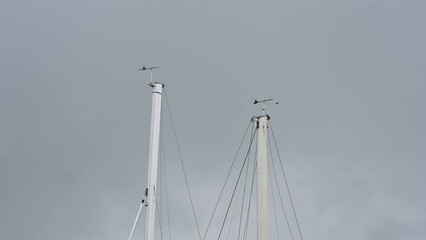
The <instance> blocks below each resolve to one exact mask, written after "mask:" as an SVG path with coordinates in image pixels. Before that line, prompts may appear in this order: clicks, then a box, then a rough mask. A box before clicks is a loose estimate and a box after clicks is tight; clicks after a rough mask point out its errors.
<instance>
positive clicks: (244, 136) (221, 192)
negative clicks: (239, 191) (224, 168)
mask: <svg viewBox="0 0 426 240" xmlns="http://www.w3.org/2000/svg"><path fill="white" fill-rule="evenodd" d="M250 124H253V123H252V122H251V121H250V122H249V124H248V125H247V128H246V130H245V132H244V135H243V137H242V139H241V142H240V145H239V146H238V149H237V152H236V153H235V156H234V160H233V161H232V164H231V167H230V169H229V171H228V174H227V175H226V178H225V182H224V183H223V186H222V189H221V191H220V194H219V197H218V199H217V201H216V205H215V207H214V209H213V213H212V216H211V217H210V220H209V224H208V225H207V229H206V232H205V233H204V237H203V240H204V239H205V238H206V236H207V233H208V231H209V229H210V225H211V223H212V220H213V217H214V215H215V213H216V209H217V206H218V205H219V201H220V198H221V197H222V194H223V190H224V189H225V185H226V183H227V182H228V178H229V175H230V174H231V170H232V168H233V167H234V164H235V161H236V159H237V156H238V153H239V152H240V149H241V146H242V145H243V142H244V139H245V138H246V135H247V132H248V129H249V127H250Z"/></svg>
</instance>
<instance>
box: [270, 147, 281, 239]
mask: <svg viewBox="0 0 426 240" xmlns="http://www.w3.org/2000/svg"><path fill="white" fill-rule="evenodd" d="M270 153H271V159H272V152H270ZM268 172H271V165H270V164H268ZM268 176H269V184H270V187H271V194H272V206H273V207H274V217H275V227H276V228H277V239H280V231H279V229H278V219H277V209H276V207H275V194H274V186H273V185H272V178H271V174H268Z"/></svg>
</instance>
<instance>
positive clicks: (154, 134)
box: [141, 67, 164, 240]
mask: <svg viewBox="0 0 426 240" xmlns="http://www.w3.org/2000/svg"><path fill="white" fill-rule="evenodd" d="M154 68H156V67H153V68H147V67H143V68H142V69H141V70H150V71H151V82H149V83H148V85H149V86H151V87H152V110H151V134H150V144H149V159H148V188H147V189H146V190H145V196H146V202H145V206H146V207H147V208H146V221H145V240H154V231H155V208H156V201H157V200H156V193H157V173H158V172H157V169H158V155H159V145H160V122H161V95H162V93H163V87H164V84H162V83H157V82H153V81H152V69H154Z"/></svg>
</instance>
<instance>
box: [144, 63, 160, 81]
mask: <svg viewBox="0 0 426 240" xmlns="http://www.w3.org/2000/svg"><path fill="white" fill-rule="evenodd" d="M156 68H160V67H147V66H142V68H140V69H139V71H146V70H149V71H150V72H151V82H150V84H152V70H153V69H156Z"/></svg>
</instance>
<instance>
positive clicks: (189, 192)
mask: <svg viewBox="0 0 426 240" xmlns="http://www.w3.org/2000/svg"><path fill="white" fill-rule="evenodd" d="M164 96H165V100H166V103H167V110H168V112H169V116H170V121H171V123H172V128H173V134H174V138H175V141H176V146H177V149H178V153H179V159H180V163H181V166H182V170H183V175H184V177H185V184H186V188H187V190H188V194H189V199H190V202H191V208H192V214H193V215H194V219H195V224H196V226H197V232H198V237H199V239H200V240H201V233H200V227H199V226H198V221H197V216H196V214H195V208H194V202H193V200H192V196H191V191H190V189H189V184H188V178H187V176H186V171H185V165H184V164H183V160H182V153H181V151H180V146H179V141H178V138H177V135H176V129H175V124H174V121H173V117H172V113H171V110H170V105H169V101H168V98H167V93H166V89H165V88H164Z"/></svg>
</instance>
